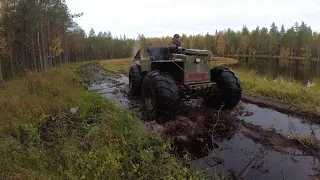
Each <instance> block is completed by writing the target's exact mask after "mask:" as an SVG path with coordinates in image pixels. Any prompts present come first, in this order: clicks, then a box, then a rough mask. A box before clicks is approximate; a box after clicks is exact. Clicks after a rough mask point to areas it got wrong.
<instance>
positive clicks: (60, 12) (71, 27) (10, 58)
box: [0, 0, 134, 86]
mask: <svg viewBox="0 0 320 180" xmlns="http://www.w3.org/2000/svg"><path fill="white" fill-rule="evenodd" d="M82 15H83V14H82V13H79V14H71V13H70V11H69V9H68V7H67V4H66V2H65V0H0V86H1V85H2V83H1V82H3V78H6V77H11V76H16V75H23V74H25V72H26V71H30V70H46V69H48V68H50V67H52V66H55V65H58V64H61V63H69V62H77V61H86V60H95V59H110V58H123V57H128V56H130V55H131V53H132V52H131V49H132V44H133V41H134V40H132V39H127V38H126V37H125V36H123V37H121V36H120V37H113V36H112V34H111V33H110V32H108V33H106V32H104V33H102V32H99V33H98V34H97V35H96V33H95V32H94V30H91V31H90V34H89V35H88V36H87V35H86V33H85V32H84V30H83V29H81V28H80V27H79V26H78V25H77V24H76V23H75V22H74V19H75V18H78V17H81V16H82Z"/></svg>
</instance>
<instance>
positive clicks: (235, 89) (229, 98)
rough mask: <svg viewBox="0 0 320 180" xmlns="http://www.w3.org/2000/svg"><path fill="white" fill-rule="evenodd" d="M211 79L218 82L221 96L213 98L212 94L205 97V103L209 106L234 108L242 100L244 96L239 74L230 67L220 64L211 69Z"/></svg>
mask: <svg viewBox="0 0 320 180" xmlns="http://www.w3.org/2000/svg"><path fill="white" fill-rule="evenodd" d="M210 72H211V80H212V81H213V82H215V83H217V86H218V88H219V92H220V96H221V97H219V98H218V100H217V99H213V98H212V97H211V96H210V95H209V96H208V97H205V103H206V105H207V106H209V107H213V108H217V109H220V108H221V104H222V103H224V107H222V109H233V108H234V107H235V106H236V105H237V104H238V103H239V101H240V99H241V96H242V87H241V82H240V80H239V78H238V77H237V75H236V74H235V73H234V72H233V71H231V70H230V69H229V68H226V67H223V66H218V67H215V68H212V69H211V71H210Z"/></svg>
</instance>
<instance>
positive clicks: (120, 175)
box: [0, 62, 201, 179]
mask: <svg viewBox="0 0 320 180" xmlns="http://www.w3.org/2000/svg"><path fill="white" fill-rule="evenodd" d="M103 63H104V62H103ZM112 63H114V62H112ZM115 64H117V63H115ZM120 64H121V63H120ZM106 67H110V66H109V65H106ZM121 68H124V67H121ZM121 68H117V70H120V69H121ZM73 69H74V67H70V66H68V65H65V66H62V67H60V68H53V69H52V70H50V71H48V72H43V73H37V72H31V73H28V74H27V76H26V77H24V78H19V79H12V80H10V81H7V82H6V88H5V89H4V90H0V152H1V153H0V177H1V179H94V178H96V179H101V178H103V179H157V178H160V177H162V178H164V179H182V178H189V179H190V178H192V179H200V178H201V176H200V174H199V172H197V171H191V170H190V169H188V168H187V164H186V162H187V159H186V160H181V159H178V158H177V157H176V156H175V155H174V154H173V153H172V152H173V149H172V147H171V143H170V141H169V140H167V139H163V138H159V137H155V136H152V135H151V134H150V133H149V132H148V131H147V130H146V129H145V128H144V127H143V125H142V123H141V122H140V121H139V119H137V117H135V116H133V115H132V114H130V113H129V112H128V111H126V110H124V109H122V108H120V107H118V106H117V105H115V104H113V103H111V102H109V101H108V100H106V99H104V98H101V96H100V95H98V94H92V93H89V92H87V90H86V89H85V88H84V85H83V84H81V82H80V79H78V77H77V76H76V75H75V74H74V72H73ZM72 107H79V111H78V113H77V114H75V115H72V114H70V113H68V110H69V109H70V108H72Z"/></svg>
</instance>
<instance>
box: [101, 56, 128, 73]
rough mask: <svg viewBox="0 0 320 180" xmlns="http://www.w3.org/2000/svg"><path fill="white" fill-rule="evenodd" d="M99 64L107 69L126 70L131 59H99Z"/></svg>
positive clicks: (112, 70)
mask: <svg viewBox="0 0 320 180" xmlns="http://www.w3.org/2000/svg"><path fill="white" fill-rule="evenodd" d="M100 64H101V66H102V67H103V68H104V69H106V70H107V71H111V72H127V71H128V70H129V68H130V66H131V65H132V64H133V61H132V59H130V58H126V59H117V60H105V61H100Z"/></svg>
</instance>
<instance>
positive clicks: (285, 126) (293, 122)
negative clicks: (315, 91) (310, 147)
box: [238, 103, 320, 139]
mask: <svg viewBox="0 0 320 180" xmlns="http://www.w3.org/2000/svg"><path fill="white" fill-rule="evenodd" d="M244 104H245V107H246V111H248V113H244V114H241V115H239V116H238V118H239V119H241V120H244V121H246V122H248V123H252V124H254V125H259V126H262V127H263V128H264V129H274V130H276V131H277V132H280V133H281V134H283V135H285V136H291V135H292V134H291V133H293V134H294V135H297V136H314V137H316V138H317V139H320V126H319V125H310V124H303V123H301V119H299V118H295V117H292V116H290V115H287V114H283V113H280V112H277V111H274V110H272V109H268V108H261V107H258V106H257V105H254V104H247V103H244Z"/></svg>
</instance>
